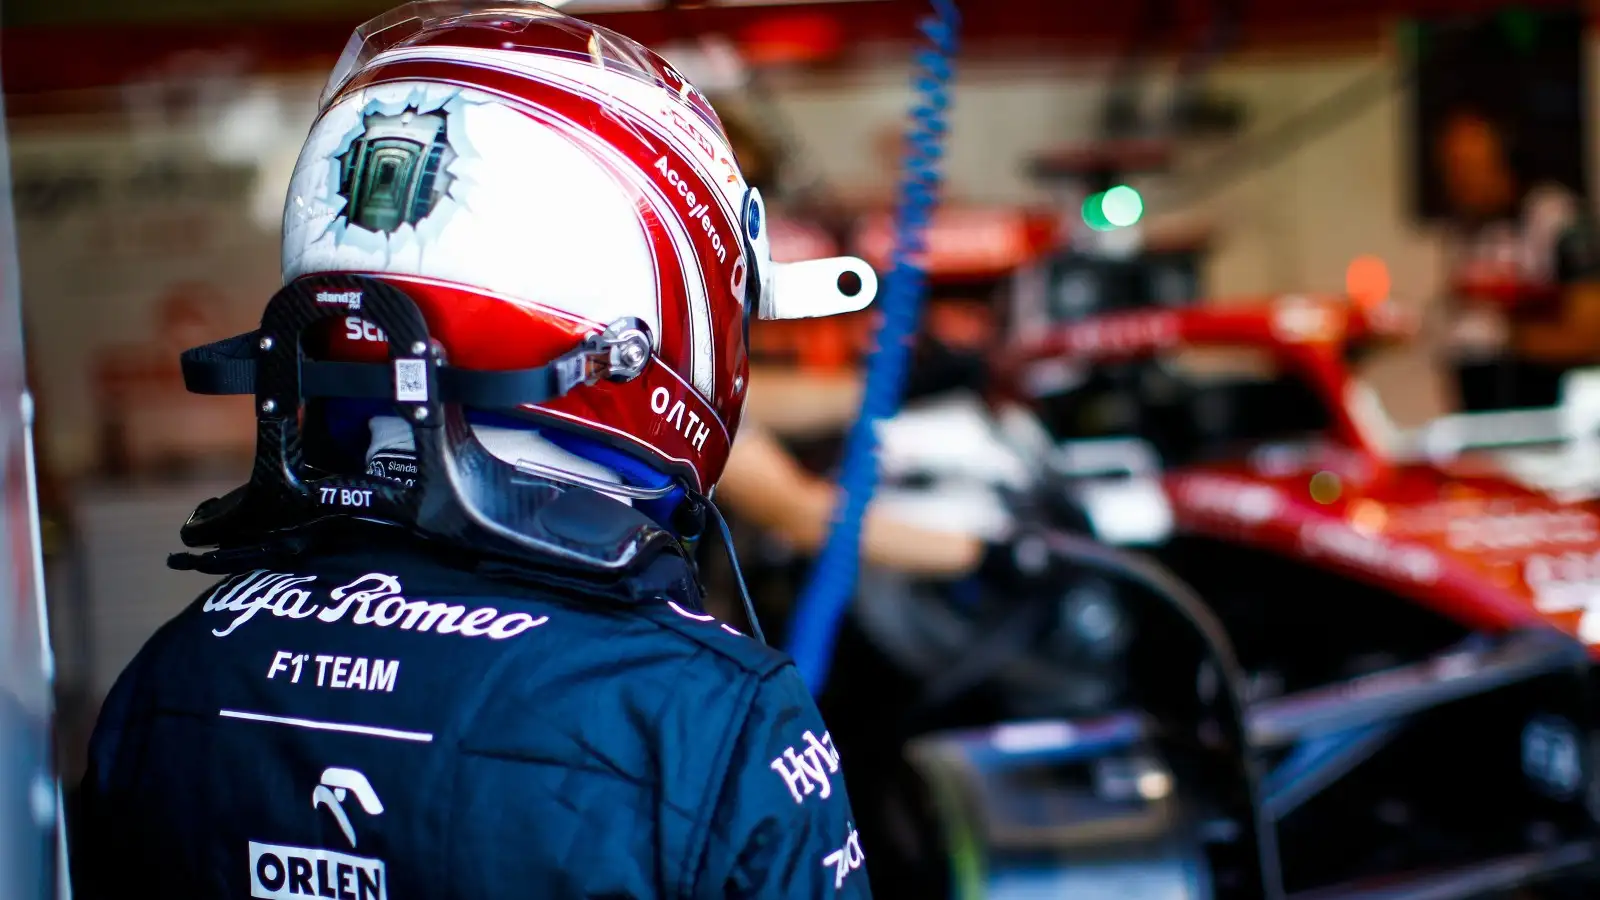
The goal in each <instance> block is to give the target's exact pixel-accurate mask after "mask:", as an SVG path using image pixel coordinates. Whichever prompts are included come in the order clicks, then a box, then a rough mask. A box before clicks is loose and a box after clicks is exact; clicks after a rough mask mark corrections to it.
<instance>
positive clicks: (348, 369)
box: [170, 276, 697, 578]
mask: <svg viewBox="0 0 1600 900" xmlns="http://www.w3.org/2000/svg"><path fill="white" fill-rule="evenodd" d="M355 310H359V312H360V314H361V316H362V317H363V318H365V319H367V320H369V321H371V322H372V323H373V324H374V325H376V326H377V327H379V328H381V329H383V331H384V332H385V333H386V334H387V335H388V336H389V340H388V347H389V362H388V364H383V363H354V362H327V361H318V360H312V359H309V358H307V356H306V353H305V352H304V350H303V349H302V336H303V335H305V334H306V333H308V331H309V330H310V328H311V326H313V325H315V324H316V323H319V322H321V321H323V320H326V319H328V318H331V317H334V316H345V315H348V314H350V313H351V312H352V311H355ZM649 357H650V336H649V335H648V334H647V333H646V327H645V326H644V324H643V323H642V322H640V321H638V320H635V319H621V320H618V321H617V322H615V323H612V325H611V326H610V327H608V328H607V329H605V330H604V331H602V332H598V333H595V334H591V335H590V336H589V337H587V338H586V339H584V340H583V341H582V342H581V343H579V344H578V345H577V346H576V347H574V348H573V349H572V350H570V351H568V352H567V353H565V354H563V355H561V356H560V357H558V358H556V359H555V360H553V361H552V362H550V363H548V364H546V365H544V366H540V367H537V368H531V369H520V370H513V371H479V370H469V369H461V368H456V367H453V366H451V365H450V364H449V362H448V360H447V359H446V358H445V352H444V349H443V348H442V347H441V346H440V344H439V343H438V342H437V341H435V340H433V339H432V338H431V337H430V335H429V332H428V326H427V323H426V321H425V320H424V318H423V316H422V313H421V311H420V310H419V309H418V307H417V304H416V303H415V302H414V301H413V300H412V299H411V298H410V297H408V296H407V295H406V294H405V292H404V291H402V290H400V289H399V288H397V287H395V286H393V285H391V284H387V283H385V282H382V281H379V280H376V279H371V278H365V277H361V276H326V277H319V278H314V279H302V280H299V281H296V282H294V283H292V284H290V285H288V286H287V287H285V288H283V289H282V290H280V291H279V292H278V293H277V294H276V295H275V296H274V297H273V298H272V300H271V301H270V302H269V303H268V305H267V308H266V311H265V312H264V313H263V315H262V319H261V328H260V329H259V330H258V331H254V332H249V333H247V334H243V335H238V336H236V337H233V338H229V339H226V340H223V341H219V342H217V343H214V344H208V345H205V346H203V347H197V348H194V349H191V350H189V351H187V352H185V353H184V354H183V357H182V362H183V371H184V380H185V384H186V386H187V387H188V388H189V390H190V391H192V392H195V393H200V394H234V395H237V394H251V393H253V394H254V395H255V398H256V415H257V426H256V427H257V445H256V459H255V464H254V469H253V471H252V472H251V476H250V481H249V482H248V483H247V484H245V485H243V486H241V487H240V488H238V489H237V490H234V491H232V492H230V493H229V494H227V495H226V496H223V497H221V498H214V499H212V500H208V501H206V502H204V503H202V504H201V505H200V506H199V508H198V509H196V510H195V512H194V513H193V515H191V516H190V518H189V521H188V522H187V523H186V524H185V525H184V527H183V530H182V539H183V542H184V544H185V545H187V546H190V547H207V546H211V547H217V548H218V550H216V551H214V552H212V553H209V554H206V555H205V556H202V557H196V556H193V555H188V554H179V555H176V556H174V557H173V558H172V560H171V561H170V564H171V565H173V566H175V567H179V568H197V569H201V570H202V571H208V570H213V569H224V570H226V569H231V568H233V567H234V566H233V565H230V563H232V562H233V560H234V559H235V558H237V557H241V556H246V555H256V554H259V553H260V552H262V550H263V548H265V547H269V546H278V547H286V548H292V547H293V546H294V545H295V544H296V543H297V542H299V543H304V537H303V532H304V531H305V530H306V529H307V528H308V527H309V526H312V525H315V524H317V523H322V522H328V521H337V520H339V519H345V520H349V519H366V520H376V521H382V522H389V523H394V524H396V525H399V526H401V527H403V528H406V529H408V530H409V531H411V532H413V533H416V534H419V535H423V536H426V537H428V538H431V539H435V540H442V541H444V542H447V543H449V544H453V545H455V546H459V547H463V548H470V549H471V550H472V551H473V552H474V553H479V554H484V555H488V556H493V557H500V558H505V559H509V560H517V559H526V558H527V557H528V556H529V554H530V552H531V553H534V554H537V555H538V557H539V558H540V559H541V561H548V562H549V564H550V565H552V566H553V567H555V568H556V569H559V570H567V571H569V572H571V573H572V574H582V575H585V576H587V577H590V578H592V577H595V576H602V577H603V576H605V575H607V574H611V575H620V574H622V573H624V572H626V571H630V570H633V569H635V568H636V567H637V565H639V564H640V563H642V562H643V561H645V560H648V559H651V558H654V557H655V556H656V555H657V554H659V553H663V552H673V553H679V554H681V553H683V549H682V545H681V544H680V543H679V542H678V540H677V539H676V538H675V537H674V536H673V535H672V534H670V533H669V532H668V531H666V530H665V529H663V528H662V527H661V526H660V525H658V524H657V523H655V522H654V521H653V520H651V519H649V518H648V517H646V516H645V515H644V514H643V513H641V512H638V511H637V510H635V509H633V508H632V507H630V506H628V505H626V504H623V503H618V502H615V501H614V500H612V499H611V498H609V497H605V496H602V495H601V494H599V493H596V492H595V491H592V490H589V489H587V488H583V487H578V486H574V485H571V484H564V483H560V482H557V481H554V480H551V479H548V478H544V477H540V476H538V475H537V474H535V473H533V472H530V471H527V470H524V469H522V468H520V467H518V466H515V465H512V464H510V463H507V462H504V461H501V460H499V459H497V458H496V457H494V456H492V455H491V454H490V453H489V452H488V451H487V450H485V449H484V447H483V446H482V445H481V444H480V443H479V442H478V440H477V439H476V438H475V437H474V436H473V434H472V430H471V428H470V426H469V425H468V423H467V419H466V415H465V412H464V410H465V407H468V406H470V407H473V408H478V409H491V410H493V409H510V408H515V407H517V406H521V405H524V404H529V403H539V402H543V401H546V400H550V399H553V398H556V397H560V396H563V395H564V394H566V393H567V392H569V391H571V390H572V389H573V388H575V387H578V386H580V385H592V384H595V383H597V382H599V381H600V380H601V379H609V380H612V381H627V380H630V379H632V378H635V377H637V376H638V374H639V373H640V371H641V370H642V369H643V368H644V366H645V364H646V362H647V361H648V359H649ZM318 397H341V398H360V399H367V400H383V399H388V400H391V401H392V402H393V403H394V405H395V411H396V414H397V415H399V416H401V417H402V418H404V419H405V420H406V421H407V422H409V423H410V424H411V428H412V432H413V434H414V437H415V441H416V452H417V470H418V471H417V477H416V483H415V485H414V486H411V487H407V486H403V485H400V484H397V483H394V482H392V481H388V480H386V479H382V478H377V477H365V476H349V475H329V476H323V477H313V476H312V475H311V474H310V473H308V472H307V470H306V466H305V463H304V458H303V448H302V440H301V427H300V410H301V405H302V403H303V402H304V401H305V400H306V399H310V398H318ZM696 502H697V501H696Z"/></svg>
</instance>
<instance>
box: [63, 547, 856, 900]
mask: <svg viewBox="0 0 1600 900" xmlns="http://www.w3.org/2000/svg"><path fill="white" fill-rule="evenodd" d="M419 546H420V545H408V546H407V548H406V549H398V548H391V550H389V551H388V552H377V553H374V552H371V551H365V552H359V553H357V552H350V551H338V552H332V553H328V552H324V553H321V554H318V555H310V556H305V557H297V558H294V560H295V561H294V562H292V563H290V564H281V565H275V566H273V567H270V568H261V569H256V570H252V571H249V572H242V573H240V574H238V575H235V576H233V577H230V578H227V579H226V580H224V581H223V582H221V583H220V584H218V585H217V586H216V587H215V588H213V589H211V590H208V591H206V593H205V594H204V595H202V596H201V597H200V598H199V599H198V600H196V602H195V603H194V604H193V605H192V606H190V607H189V608H188V609H187V610H186V611H184V612H183V613H181V614H180V615H179V616H177V618H175V619H173V620H172V621H171V622H169V623H168V624H167V625H166V626H164V627H163V628H162V629H161V630H160V631H159V632H158V633H157V634H156V635H155V636H154V637H153V638H152V639H151V640H150V642H149V643H148V644H147V645H146V646H145V647H144V649H143V651H142V652H141V653H140V654H139V655H138V657H137V658H136V659H135V660H134V662H133V663H132V664H131V665H130V666H129V667H128V669H127V671H125V672H124V673H123V674H122V677H121V678H120V679H119V680H118V682H117V684H116V686H115V688H114V689H113V690H112V692H111V694H110V696H109V698H108V699H107V701H106V704H105V707H104V709H103V710H102V712H101V716H100V721H99V723H98V725H97V727H96V729H95V734H94V738H93V741H92V745H91V750H90V765H89V771H88V774H87V775H86V777H85V779H84V784H83V800H82V802H81V804H80V811H79V816H78V821H77V823H76V826H75V828H74V835H75V838H74V840H75V846H74V848H73V852H74V855H75V868H76V871H77V876H76V877H77V887H78V896H79V897H80V898H82V900H98V898H109V897H118V898H122V897H132V896H141V897H142V896H149V897H173V898H176V897H186V898H247V897H259V898H301V897H306V898H331V900H374V898H376V900H405V898H419V900H420V898H428V900H444V898H462V900H467V898H474V900H500V898H511V897H517V898H568V897H571V898H578V897H584V898H618V900H620V898H658V897H659V898H669V897H670V898H678V897H682V898H700V897H707V898H709V897H782V898H805V897H832V896H835V895H842V896H848V897H867V896H869V891H868V887H867V875H866V872H865V871H864V864H863V853H862V848H861V846H860V842H859V838H858V837H857V835H856V831H855V826H854V823H853V821H852V816H851V812H850V804H849V800H848V798H847V797H846V794H845V788H844V778H843V775H842V774H841V773H840V772H839V768H838V766H839V760H838V754H837V752H836V751H835V750H834V749H833V743H832V740H831V738H830V736H829V734H828V732H827V730H826V728H825V727H824V725H823V723H822V721H821V719H820V717H819V715H818V713H817V710H816V706H815V704H814V703H813V702H812V699H811V697H810V696H809V695H808V694H807V692H806V690H805V687H804V685H803V684H802V683H801V681H800V679H799V677H798V676H797V674H796V672H795V671H794V668H793V666H792V665H791V663H790V662H789V661H788V659H787V657H785V656H783V655H782V654H780V653H778V652H775V651H772V650H769V649H767V648H765V647H763V646H761V645H760V644H759V643H757V642H756V641H754V640H751V639H750V638H748V637H744V636H742V635H740V634H739V633H738V632H736V631H734V630H733V629H731V628H729V627H727V626H725V625H722V624H720V623H718V622H716V621H713V620H712V619H711V617H709V616H705V615H703V614H702V613H701V612H700V611H699V609H698V608H697V607H696V606H694V605H691V604H693V603H694V602H695V601H693V600H690V599H687V598H688V597H690V596H693V595H694V594H693V593H692V592H690V593H679V594H678V595H677V596H678V598H679V599H676V600H669V599H667V598H668V597H671V596H673V593H672V592H671V591H670V590H664V591H663V592H661V593H660V594H659V595H657V596H655V597H653V598H651V599H650V600H648V601H645V600H640V601H635V602H621V601H617V600H603V599H594V598H586V597H584V596H581V594H580V592H577V591H566V590H562V589H559V588H554V587H550V586H535V585H533V584H530V583H528V582H526V581H518V580H515V579H507V578H504V577H497V576H496V575H495V574H494V573H493V572H492V571H491V570H490V569H489V568H486V567H483V566H481V565H480V566H474V565H472V564H470V563H465V562H462V561H460V560H458V559H454V558H452V557H447V556H444V555H438V554H434V553H430V552H426V551H423V550H420V549H418V547H419ZM663 565H665V567H666V568H665V569H663V568H662V566H663ZM673 566H676V567H677V569H676V570H674V569H673V568H672V567H673ZM662 571H665V572H666V575H665V576H664V581H663V583H664V584H665V583H667V582H676V583H678V584H679V585H680V586H681V585H682V584H683V583H686V582H685V579H686V578H688V577H691V576H689V574H688V573H689V570H688V569H687V566H686V564H684V563H683V562H682V561H681V560H678V559H677V558H676V557H671V558H667V559H663V560H660V561H658V565H657V566H656V567H655V568H654V569H652V570H650V573H648V574H649V577H652V578H657V577H663V576H661V572H662ZM649 593H650V592H649V591H644V592H642V594H646V595H647V594H649Z"/></svg>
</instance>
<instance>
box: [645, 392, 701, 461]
mask: <svg viewBox="0 0 1600 900" xmlns="http://www.w3.org/2000/svg"><path fill="white" fill-rule="evenodd" d="M650 411H651V412H653V413H655V414H656V415H658V416H660V417H662V418H663V419H666V420H667V424H668V425H671V426H672V427H673V429H674V430H675V431H677V432H678V433H679V434H681V435H683V436H684V437H686V438H688V439H689V443H691V444H694V448H695V449H696V450H704V449H705V447H706V438H708V437H710V436H711V426H710V425H707V424H705V423H704V422H702V421H701V419H700V414H699V413H697V412H695V411H694V410H691V409H689V408H688V407H686V406H685V405H684V402H683V399H682V398H681V397H680V398H679V399H678V401H677V402H676V403H674V402H673V401H672V393H671V392H670V391H668V390H667V389H666V388H664V387H658V388H656V389H655V390H654V391H651V392H650ZM685 415H687V416H688V421H684V416H685Z"/></svg>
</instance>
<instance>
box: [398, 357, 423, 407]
mask: <svg viewBox="0 0 1600 900" xmlns="http://www.w3.org/2000/svg"><path fill="white" fill-rule="evenodd" d="M394 399H396V400H398V401H400V402H401V403H426V402H428V361H427V360H425V359H397V360H395V361H394Z"/></svg>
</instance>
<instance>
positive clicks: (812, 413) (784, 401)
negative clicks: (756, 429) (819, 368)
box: [744, 366, 861, 437]
mask: <svg viewBox="0 0 1600 900" xmlns="http://www.w3.org/2000/svg"><path fill="white" fill-rule="evenodd" d="M744 408H745V416H747V417H748V418H750V419H755V420H758V421H760V422H761V423H762V424H763V425H765V426H766V427H767V428H769V429H771V430H772V432H773V433H775V434H781V435H786V436H789V437H806V436H811V435H816V434H824V433H829V432H833V433H837V432H839V431H843V430H845V429H846V428H849V427H850V423H852V422H854V421H855V419H856V414H857V413H859V412H860V411H861V376H860V375H859V374H858V373H856V372H852V371H849V370H844V371H838V372H796V371H794V370H792V369H788V368H776V367H765V366H763V367H754V366H752V367H751V369H750V393H749V395H748V396H747V397H746V398H745V406H744Z"/></svg>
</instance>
